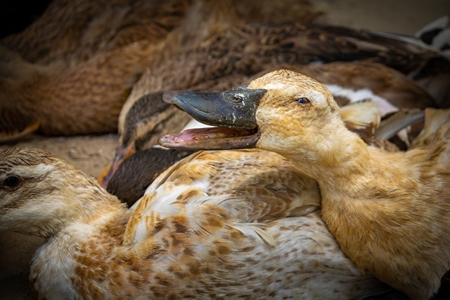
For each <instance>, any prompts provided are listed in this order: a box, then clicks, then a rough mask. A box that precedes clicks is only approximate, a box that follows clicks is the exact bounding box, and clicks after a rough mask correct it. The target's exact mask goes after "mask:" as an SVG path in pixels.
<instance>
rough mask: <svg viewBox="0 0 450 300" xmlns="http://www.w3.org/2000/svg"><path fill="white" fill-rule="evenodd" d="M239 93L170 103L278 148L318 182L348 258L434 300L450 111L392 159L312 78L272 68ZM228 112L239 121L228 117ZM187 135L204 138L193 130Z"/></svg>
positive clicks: (441, 264)
mask: <svg viewBox="0 0 450 300" xmlns="http://www.w3.org/2000/svg"><path fill="white" fill-rule="evenodd" d="M230 93H232V91H230ZM234 93H235V95H236V94H237V93H238V91H237V90H236V91H235V92H234ZM239 93H240V95H241V100H242V101H241V102H239V103H236V101H230V100H229V99H231V98H233V97H231V96H230V97H228V98H229V99H228V98H227V97H225V96H224V97H220V96H219V94H216V96H215V97H212V96H211V95H210V96H209V98H210V99H211V98H214V100H215V101H216V102H215V105H216V107H215V108H212V107H211V106H208V105H206V104H205V101H204V97H203V96H202V94H201V93H189V92H186V93H175V92H174V93H168V94H165V96H164V97H165V99H166V101H168V102H170V103H174V104H176V105H177V106H178V107H181V108H183V109H185V110H186V111H187V112H189V113H190V114H191V115H192V116H193V117H195V118H197V119H198V120H199V121H202V122H205V123H207V124H210V125H215V126H226V127H230V128H235V129H233V134H234V135H235V136H238V137H239V139H240V140H241V141H242V142H241V147H249V146H251V145H255V146H256V147H258V148H262V149H266V150H270V151H274V152H277V153H279V154H281V155H282V156H284V157H286V158H287V159H289V160H290V161H292V162H293V163H295V164H296V165H297V166H298V167H299V168H301V169H302V170H304V171H305V173H306V174H308V175H309V176H311V177H313V178H315V179H317V181H318V184H319V186H320V190H321V195H322V217H323V219H324V221H325V222H326V224H327V227H328V228H329V229H330V232H331V233H332V234H333V236H335V238H336V240H337V241H338V243H339V244H340V245H341V247H342V250H343V251H344V253H346V254H347V255H348V256H349V258H350V259H351V260H352V261H353V262H354V263H355V264H356V265H357V266H358V267H359V268H360V269H361V270H365V271H369V272H370V273H372V274H374V275H375V276H376V277H377V278H379V279H380V280H381V281H383V282H385V283H387V284H389V285H391V286H393V287H394V288H396V289H399V290H400V291H402V292H404V293H405V294H407V295H408V296H409V297H410V298H411V299H428V298H430V297H431V296H432V295H433V294H434V293H435V292H436V291H437V290H438V288H439V285H440V280H441V278H442V276H443V275H444V274H445V272H446V271H447V270H448V269H449V263H450V251H449V249H450V229H449V227H448V222H449V220H450V213H449V212H450V198H449V197H450V191H449V189H448V186H449V183H450V173H449V172H448V169H449V163H448V162H449V157H448V156H449V155H450V145H449V142H448V137H449V127H450V121H449V120H448V119H449V118H450V113H449V112H448V110H447V111H444V115H445V116H446V117H443V118H442V117H440V118H437V119H439V120H440V121H439V124H438V126H437V128H440V129H439V130H438V131H437V132H436V131H433V130H426V132H428V134H429V135H431V138H430V137H429V136H428V139H430V140H431V141H432V142H427V143H426V146H422V147H420V146H417V147H414V148H413V149H410V150H409V151H407V152H399V153H388V152H386V151H383V150H379V149H376V148H374V147H370V146H367V145H366V144H365V143H364V142H363V141H362V140H361V139H360V138H359V137H358V136H357V135H356V134H354V133H352V132H350V131H349V130H347V128H346V127H345V125H344V122H343V121H342V119H341V117H340V116H339V110H340V109H339V107H338V105H337V104H336V102H335V101H334V100H333V97H332V95H331V93H330V91H329V90H328V89H326V88H325V87H324V86H323V85H322V84H320V83H318V82H317V81H315V80H313V79H311V78H309V77H307V76H304V75H301V74H299V73H295V72H292V71H286V70H279V71H274V72H272V73H269V74H267V75H265V76H263V77H260V78H258V79H255V80H254V81H252V82H251V83H250V84H249V86H248V91H245V90H243V89H241V90H240V91H239ZM221 94H222V93H221ZM255 94H258V95H259V97H255V96H254V95H255ZM233 99H234V98H233ZM227 108H230V109H231V110H228V109H227ZM196 111H198V112H199V113H196ZM217 111H220V112H221V114H218V115H219V116H220V117H217ZM231 111H233V112H234V115H233V117H234V118H237V119H239V120H240V122H241V123H239V124H237V123H235V122H234V121H233V118H230V117H229V115H228V113H230V112H231ZM241 112H243V113H244V114H241ZM249 112H250V113H249ZM251 112H253V113H251ZM246 113H247V115H246ZM288 116H291V117H288ZM431 120H433V118H431ZM425 122H427V121H425ZM429 123H433V122H432V121H429ZM428 126H432V125H428ZM434 126H436V124H435V125H434ZM435 128H436V127H435ZM242 129H245V130H242ZM228 130H229V129H228ZM239 130H240V131H241V134H239V132H238V131H239ZM223 132H224V136H220V134H219V133H218V129H216V134H217V136H214V134H213V133H211V135H208V132H206V131H205V129H203V130H202V132H201V134H202V135H204V136H208V140H207V141H208V143H211V141H210V139H212V138H216V139H217V140H220V139H224V137H228V138H229V139H232V138H233V137H232V136H231V135H227V134H226V131H223ZM199 133H200V132H199ZM190 135H191V137H192V140H195V138H197V139H198V138H199V137H198V136H197V135H196V133H195V132H192V131H191V132H190ZM185 137H187V136H186V135H185ZM331 137H333V138H331ZM422 139H425V138H424V137H422ZM236 140H237V139H236ZM162 141H163V145H165V146H170V144H172V145H175V146H176V144H177V143H178V142H179V141H181V140H177V139H176V137H175V138H174V139H172V137H170V136H169V137H165V138H164V139H162ZM244 141H245V142H244ZM166 142H167V143H166ZM184 143H186V141H183V142H180V144H184ZM217 143H218V141H216V145H217ZM224 144H226V145H230V141H226V143H224ZM235 146H236V145H235Z"/></svg>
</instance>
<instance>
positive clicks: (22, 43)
mask: <svg viewBox="0 0 450 300" xmlns="http://www.w3.org/2000/svg"><path fill="white" fill-rule="evenodd" d="M236 2H238V1H236ZM266 2H267V4H268V6H269V7H270V6H271V4H270V3H271V2H270V1H266ZM292 2H295V1H292ZM229 4H230V3H229V2H227V1H201V0H198V1H182V0H179V1H176V0H173V1H169V2H167V1H165V2H160V1H115V2H113V3H109V2H108V4H106V3H105V4H103V2H100V3H98V2H89V1H83V0H81V1H76V2H70V3H67V1H55V2H54V3H52V4H51V5H50V6H49V8H48V9H47V11H46V12H45V13H44V14H43V15H42V16H41V18H39V19H38V20H37V21H36V22H35V23H33V24H32V25H30V27H28V28H27V29H25V30H24V31H23V32H21V33H18V34H15V35H13V36H11V37H6V38H5V39H3V40H2V42H1V43H0V44H1V45H2V48H0V51H1V52H2V60H1V61H0V63H1V73H0V99H1V100H4V101H0V111H1V116H0V141H9V140H14V139H17V138H20V137H21V136H23V135H25V134H27V133H29V132H32V131H36V130H37V132H39V133H42V134H46V135H74V134H89V133H105V132H114V131H116V130H117V117H118V115H119V112H120V108H121V106H122V105H123V103H124V101H125V99H126V97H127V96H128V94H129V91H130V89H131V87H132V86H133V85H134V83H135V82H136V81H137V80H138V78H139V77H140V75H141V74H142V72H143V71H144V69H145V68H148V67H153V66H154V65H155V64H156V62H158V63H160V62H161V61H164V59H165V58H166V57H170V55H171V53H176V52H179V51H181V52H183V51H185V50H186V49H189V48H191V47H195V46H196V45H198V43H200V42H201V41H202V40H203V39H205V38H206V37H208V36H209V35H214V33H215V32H216V31H219V30H223V29H224V28H227V27H229V26H236V25H238V24H241V23H245V22H246V19H247V18H248V19H249V20H252V21H253V20H255V22H256V20H258V21H259V22H275V21H277V17H275V18H274V17H272V16H271V15H270V14H268V13H267V11H266V9H267V10H269V9H268V8H267V7H266V8H264V9H261V11H260V12H259V13H258V9H257V8H258V7H259V6H258V5H257V3H253V4H251V5H250V3H248V4H249V6H248V9H247V6H245V5H237V6H236V7H235V6H232V5H229ZM272 5H273V6H274V7H279V9H282V11H283V12H284V13H283V14H284V15H285V16H286V17H287V18H288V19H289V16H290V17H291V19H292V18H293V16H294V13H295V14H297V16H296V17H298V16H305V17H304V18H300V19H301V20H302V21H303V22H305V23H306V22H311V21H312V20H314V19H315V18H316V17H317V16H318V15H319V13H318V12H316V11H315V10H314V8H313V7H312V5H310V4H309V3H308V2H307V1H301V2H299V3H297V4H295V5H293V10H292V11H290V10H289V9H287V7H282V6H279V5H276V4H272ZM72 13H74V15H71V14H72ZM259 18H264V19H263V20H261V19H259ZM63 20H64V21H63ZM181 24H182V25H181ZM174 28H177V30H175V32H172V30H174ZM53 29H55V30H53ZM48 31H52V33H51V34H49V33H48ZM170 32H172V34H169V33H170ZM37 44H39V45H37Z"/></svg>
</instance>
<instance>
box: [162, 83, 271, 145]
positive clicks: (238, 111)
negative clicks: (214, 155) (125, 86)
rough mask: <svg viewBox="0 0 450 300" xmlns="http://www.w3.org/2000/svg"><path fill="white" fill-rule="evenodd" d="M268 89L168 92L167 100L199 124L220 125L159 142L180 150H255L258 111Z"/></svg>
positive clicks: (170, 136)
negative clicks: (252, 148) (251, 148)
mask: <svg viewBox="0 0 450 300" xmlns="http://www.w3.org/2000/svg"><path fill="white" fill-rule="evenodd" d="M266 92H267V90H264V89H258V90H252V89H247V88H246V87H238V88H235V89H232V90H229V91H225V92H216V93H202V92H179V91H174V92H166V93H164V95H163V100H164V101H165V102H167V103H170V104H174V105H175V106H177V107H178V108H180V109H182V110H184V111H185V112H187V113H188V114H189V115H191V116H192V117H193V118H194V119H196V120H197V121H199V122H201V123H204V124H207V125H212V126H219V127H213V128H202V129H189V130H185V131H183V132H182V133H181V134H173V135H166V136H164V137H162V138H161V139H160V140H159V143H160V144H161V145H162V146H164V147H168V148H176V149H191V150H194V149H195V150H197V149H235V148H250V147H254V146H255V144H256V142H257V141H258V139H259V132H258V126H257V124H256V117H255V115H256V109H257V107H258V105H259V102H260V100H261V98H262V97H263V96H264V94H265V93H266Z"/></svg>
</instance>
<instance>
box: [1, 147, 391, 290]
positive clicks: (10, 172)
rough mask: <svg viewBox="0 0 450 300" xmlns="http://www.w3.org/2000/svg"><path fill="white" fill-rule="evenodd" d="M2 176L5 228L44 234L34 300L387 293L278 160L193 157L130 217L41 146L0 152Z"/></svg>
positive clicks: (310, 184)
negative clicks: (355, 261)
mask: <svg viewBox="0 0 450 300" xmlns="http://www.w3.org/2000/svg"><path fill="white" fill-rule="evenodd" d="M0 171H1V172H0V183H1V189H0V199H1V200H0V230H13V231H16V232H20V233H23V234H31V235H37V236H42V237H44V238H45V242H44V244H43V245H42V246H41V247H40V248H39V249H38V250H37V252H36V253H35V255H34V257H33V260H32V264H31V272H30V281H31V284H32V287H33V289H34V291H35V293H36V296H37V298H38V299H62V298H70V299H84V298H90V297H95V298H96V299H118V298H134V299H138V298H146V299H147V298H152V299H179V298H188V297H193V298H226V299H231V298H243V297H247V298H265V297H268V296H269V297H273V298H292V299H298V298H311V299H363V298H366V297H370V296H373V295H379V294H382V293H384V292H386V291H389V289H390V288H389V287H387V286H386V285H384V284H382V283H381V282H380V281H378V280H377V279H375V278H374V277H373V276H371V275H370V274H367V273H366V272H363V271H361V270H359V269H358V268H357V267H356V266H355V265H354V264H353V263H352V262H351V261H350V260H349V259H348V258H347V256H346V255H344V254H343V253H342V251H341V250H340V248H339V245H338V244H337V243H336V241H335V240H334V238H333V236H332V235H331V234H330V233H329V232H328V230H327V228H326V226H325V224H324V222H323V221H322V219H321V217H320V209H319V206H320V194H319V188H318V186H317V184H316V181H315V180H313V179H311V178H309V177H308V176H305V175H304V174H303V173H302V172H301V171H300V170H299V169H298V168H296V167H295V166H293V165H292V164H291V163H289V162H288V161H287V160H285V159H284V158H282V157H281V156H279V155H277V154H275V153H271V152H268V151H261V150H256V149H255V150H236V151H228V152H221V154H220V155H217V153H215V152H214V151H212V152H211V151H207V152H199V153H196V154H194V155H192V156H189V157H186V158H185V159H183V160H181V161H180V162H179V163H178V164H176V165H175V166H173V167H172V168H169V169H168V170H167V171H166V172H164V173H163V174H162V175H161V176H159V177H158V178H157V179H156V181H154V183H153V184H152V185H151V186H150V187H149V188H148V189H147V191H146V193H145V195H144V196H143V197H142V199H140V201H139V202H137V203H136V204H135V205H134V206H133V207H131V209H127V208H126V206H125V204H123V203H121V202H120V201H119V200H118V199H117V198H116V197H115V196H112V195H111V194H109V193H107V192H106V191H105V190H104V189H102V188H101V187H100V186H99V185H98V184H97V182H96V181H95V180H94V179H93V178H90V177H88V176H86V175H85V174H84V173H82V172H80V171H78V170H76V169H75V168H73V167H72V166H70V165H69V164H67V163H65V162H64V161H62V160H60V159H57V158H55V157H53V156H52V155H50V154H49V153H46V152H43V151H41V150H38V149H0ZM68 249H70V251H67V250H68ZM244 279H245V280H244Z"/></svg>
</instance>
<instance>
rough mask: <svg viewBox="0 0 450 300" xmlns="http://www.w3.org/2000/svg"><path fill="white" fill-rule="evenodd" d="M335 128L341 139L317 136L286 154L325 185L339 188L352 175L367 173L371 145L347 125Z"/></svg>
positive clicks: (344, 184)
mask: <svg viewBox="0 0 450 300" xmlns="http://www.w3.org/2000/svg"><path fill="white" fill-rule="evenodd" d="M342 127H343V128H341V127H339V126H338V127H334V128H333V129H332V130H333V132H334V133H335V134H336V135H335V136H339V139H333V138H330V137H325V138H323V139H322V140H320V139H318V137H317V138H315V139H314V142H312V143H311V144H310V145H302V147H301V148H300V147H292V148H290V149H292V150H291V151H285V152H282V153H280V154H282V155H283V156H284V157H286V158H288V159H289V160H291V161H292V162H296V164H297V165H298V166H299V167H300V168H301V169H302V170H303V171H304V172H305V173H306V174H308V175H309V176H311V177H313V178H315V179H316V180H318V182H319V183H321V184H322V185H331V186H333V187H336V188H339V187H341V186H346V183H347V182H348V181H349V180H352V177H357V176H363V174H362V172H364V171H365V170H367V167H366V166H367V164H369V163H370V160H371V153H370V152H371V151H370V148H369V147H367V145H366V144H365V143H364V141H363V140H362V139H361V138H360V137H359V136H358V135H356V134H355V133H352V132H350V131H348V130H347V129H346V128H345V127H344V126H342Z"/></svg>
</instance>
